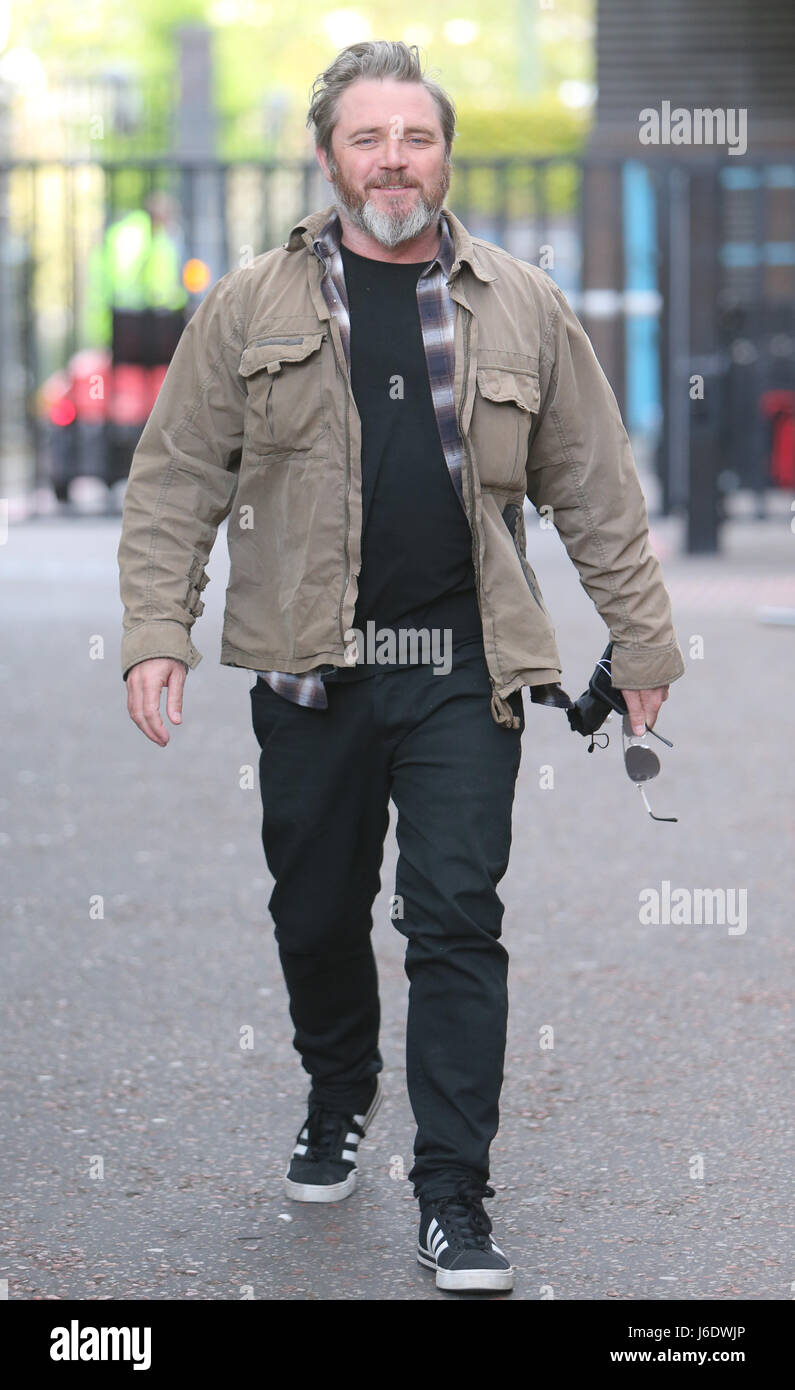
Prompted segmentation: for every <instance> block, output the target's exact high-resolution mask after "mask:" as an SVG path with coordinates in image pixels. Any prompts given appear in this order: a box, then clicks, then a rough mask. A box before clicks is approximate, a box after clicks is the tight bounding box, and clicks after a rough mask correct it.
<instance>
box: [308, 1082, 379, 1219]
mask: <svg viewBox="0 0 795 1390" xmlns="http://www.w3.org/2000/svg"><path fill="white" fill-rule="evenodd" d="M382 1097H383V1088H382V1086H381V1076H380V1074H379V1075H378V1076H377V1077H376V1086H375V1093H374V1095H373V1099H372V1101H371V1102H370V1105H369V1107H368V1109H367V1111H366V1112H365V1113H364V1114H363V1115H352V1114H350V1113H343V1112H342V1111H341V1110H333V1109H330V1108H329V1107H328V1106H325V1105H315V1104H310V1106H309V1113H308V1115H307V1117H306V1120H305V1121H304V1125H303V1128H302V1130H301V1132H300V1134H299V1135H298V1138H297V1142H296V1145H295V1148H294V1149H293V1153H292V1158H291V1159H290V1167H289V1168H288V1169H287V1172H286V1173H285V1176H284V1190H285V1192H286V1193H287V1196H288V1197H292V1199H293V1201H294V1202H339V1201H341V1200H342V1198H343V1197H348V1196H350V1194H351V1192H353V1189H354V1188H355V1186H356V1148H357V1145H358V1143H359V1140H360V1139H362V1138H364V1135H365V1134H366V1133H367V1130H368V1127H369V1125H370V1121H371V1120H372V1118H373V1116H374V1115H375V1113H376V1111H377V1109H378V1107H379V1105H380V1104H381V1100H382Z"/></svg>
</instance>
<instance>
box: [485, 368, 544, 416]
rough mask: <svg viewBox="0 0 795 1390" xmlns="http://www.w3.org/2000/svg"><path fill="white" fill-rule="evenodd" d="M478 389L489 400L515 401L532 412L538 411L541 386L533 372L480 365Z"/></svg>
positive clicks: (521, 407) (523, 408) (520, 406)
mask: <svg viewBox="0 0 795 1390" xmlns="http://www.w3.org/2000/svg"><path fill="white" fill-rule="evenodd" d="M478 390H479V392H480V394H481V396H485V398H486V400H487V401H513V402H514V404H516V405H518V406H519V408H520V409H521V410H526V411H528V413H530V414H535V413H537V412H538V408H539V405H540V404H541V388H540V386H539V384H538V377H537V376H536V375H535V374H534V373H532V372H516V371H512V370H510V369H509V368H507V367H478Z"/></svg>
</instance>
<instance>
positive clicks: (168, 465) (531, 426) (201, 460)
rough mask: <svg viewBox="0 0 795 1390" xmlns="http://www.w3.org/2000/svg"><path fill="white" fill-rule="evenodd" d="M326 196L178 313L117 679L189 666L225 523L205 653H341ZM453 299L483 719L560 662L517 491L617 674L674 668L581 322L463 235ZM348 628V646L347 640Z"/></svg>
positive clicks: (636, 487) (667, 674)
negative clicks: (221, 568)
mask: <svg viewBox="0 0 795 1390" xmlns="http://www.w3.org/2000/svg"><path fill="white" fill-rule="evenodd" d="M332 211H333V209H332V208H331V207H328V208H326V209H324V210H323V211H322V212H318V213H313V214H312V215H311V216H309V217H306V218H305V219H304V220H303V221H301V222H299V223H298V224H297V225H296V226H295V227H294V228H293V230H292V232H291V233H290V236H289V238H288V240H287V241H286V242H285V243H284V244H283V245H282V246H279V247H277V248H276V249H274V250H272V251H268V252H265V253H264V254H263V255H261V256H258V257H256V259H255V260H254V261H252V262H251V264H250V265H248V266H245V267H242V268H240V269H237V270H232V271H230V272H229V273H228V274H226V275H224V276H222V278H221V279H220V280H219V281H218V282H217V283H216V284H215V285H214V286H213V287H212V289H211V290H210V291H209V292H208V294H207V295H206V296H205V298H204V299H203V301H202V302H201V304H200V305H199V307H198V309H197V310H196V312H195V314H194V315H193V317H192V318H191V319H190V321H189V323H188V325H187V327H186V328H185V330H184V332H183V334H182V337H181V339H180V342H179V345H178V347H177V350H176V353H175V354H174V357H173V360H172V362H171V365H170V367H169V369H168V373H167V375H166V378H165V381H164V383H163V386H162V388H161V391H160V394H159V396H158V398H157V401H156V403H155V406H154V409H153V410H152V413H151V415H150V417H149V420H148V421H147V424H146V427H145V428H144V431H143V433H142V435H141V439H140V441H139V443H138V447H137V448H136V451H135V455H134V457H133V461H132V466H131V469H130V477H129V482H128V486H127V491H126V495H125V501H124V510H123V517H122V531H121V539H120V542H119V548H118V562H119V571H120V589H121V597H122V602H123V604H124V619H123V625H124V635H123V639H122V649H121V663H122V674H123V676H124V678H125V679H126V677H127V673H128V671H129V670H130V667H131V666H133V665H135V663H136V662H139V661H144V660H145V659H146V658H148V657H155V656H162V657H176V658H179V660H181V661H183V662H185V664H186V665H187V666H188V667H190V668H192V667H194V666H196V665H197V664H198V663H199V661H201V659H202V658H201V654H200V653H199V652H198V651H197V650H196V648H195V647H194V645H193V641H192V637H191V632H192V628H193V623H194V621H195V619H196V618H197V617H198V616H199V614H200V613H201V612H202V610H203V608H204V603H203V600H202V598H201V594H202V590H203V589H204V587H205V585H206V583H207V574H206V571H205V566H206V564H207V560H208V558H209V555H210V551H211V549H212V546H213V542H214V540H215V536H216V532H217V529H218V526H219V525H220V523H221V522H222V521H223V520H224V518H226V517H227V516H228V517H229V524H228V528H227V539H228V546H229V555H230V576H229V584H228V587H227V592H226V608H225V613H224V628H223V637H222V644H221V662H222V663H223V664H224V665H228V666H242V667H248V668H250V669H252V670H278V671H291V672H302V671H308V670H310V669H311V668H312V667H314V666H318V665H320V664H326V663H328V664H331V665H335V666H345V665H347V664H349V663H350V662H353V661H355V660H356V655H355V651H353V650H352V644H351V642H350V632H349V629H351V628H352V627H353V621H354V608H355V605H356V595H357V576H358V573H359V568H360V565H361V545H360V537H361V461H360V449H361V426H360V420H359V416H358V413H357V410H356V405H355V402H354V399H353V394H352V392H351V388H350V384H349V379H348V373H347V368H346V364H345V356H344V352H343V347H342V343H341V341H340V336H339V329H338V326H337V323H336V321H335V319H334V318H333V317H332V316H330V314H329V310H328V308H327V306H326V303H325V300H324V297H323V294H322V291H321V288H320V277H321V273H322V267H321V265H320V262H319V260H318V258H317V257H316V256H315V255H314V253H313V252H312V249H311V244H312V238H313V236H315V235H316V234H317V232H318V231H319V230H320V228H321V227H323V226H324V224H325V222H326V221H327V220H328V218H329V217H330V215H331V213H332ZM444 211H445V214H446V216H447V217H448V219H449V224H450V227H451V230H452V233H453V239H454V242H455V249H456V259H455V263H454V266H453V269H452V272H451V276H450V281H449V285H450V293H451V295H452V297H453V299H454V300H455V302H456V305H457V306H458V307H457V309H456V325H455V403H456V410H457V414H458V420H459V430H460V433H461V438H462V441H463V453H464V496H465V501H466V506H467V515H468V518H469V523H470V527H471V530H472V541H473V545H472V553H473V560H474V566H475V575H476V580H477V591H478V601H479V604H480V612H481V617H482V621H483V638H484V645H485V652H486V659H487V662H488V667H489V672H490V676H491V682H492V714H493V716H494V718H495V720H496V721H497V722H498V723H508V722H509V721H510V720H511V719H512V717H513V716H512V714H511V710H510V705H509V704H508V703H507V700H506V698H505V697H506V696H508V695H509V694H510V693H511V692H512V691H514V690H516V689H518V688H519V687H521V686H524V685H530V686H533V685H545V684H548V683H550V682H554V681H559V680H560V679H561V676H562V672H561V663H560V656H559V653H558V649H557V645H556V642H555V629H554V627H553V625H552V621H551V618H550V614H549V612H548V611H547V608H546V605H545V603H544V599H543V597H542V594H541V591H540V588H539V585H538V582H537V580H536V577H535V574H534V573H533V570H532V568H531V566H530V564H529V562H528V559H527V556H526V538H525V527H524V520H523V514H522V506H523V502H524V498H525V494H526V495H527V496H528V497H529V498H530V500H531V502H532V503H533V504H534V506H535V507H536V508H538V509H539V510H540V509H541V508H547V509H551V510H548V511H547V512H546V513H545V514H546V515H548V516H550V517H551V520H552V522H553V523H554V525H555V527H556V528H557V531H558V533H559V535H560V536H561V539H562V540H563V543H564V545H565V546H566V549H567V551H568V553H569V555H570V557H571V559H572V561H573V562H574V564H575V565H576V567H577V569H578V571H579V574H580V580H581V582H582V585H583V587H584V588H585V590H586V592H587V593H588V594H589V596H590V597H591V599H592V600H593V602H594V604H595V605H596V608H597V610H598V611H599V613H600V614H601V616H602V618H603V619H604V621H605V623H606V624H607V626H608V628H609V631H610V637H611V638H612V640H613V643H614V646H613V667H612V670H613V682H614V684H615V685H616V686H618V687H621V688H624V689H634V690H639V689H644V688H650V687H653V686H659V685H667V684H669V683H670V682H671V681H674V680H676V679H677V678H678V677H679V676H681V675H682V674H683V673H684V660H683V657H682V653H681V650H680V648H679V645H678V643H677V640H676V635H675V632H674V629H673V625H672V619H671V606H670V601H669V597H668V593H667V591H666V589H665V585H664V583H663V578H662V572H661V569H660V564H659V562H658V560H657V559H656V557H655V556H654V555H653V554H652V552H651V550H650V549H649V537H648V518H647V512H646V505H645V502H644V498H643V494H642V492H641V488H640V484H639V481H638V475H637V471H636V468H635V464H634V461H633V458H632V454H631V451H630V446H629V441H628V439H627V435H626V432H625V430H624V427H623V425H622V422H621V417H620V414H619V411H618V407H617V405H616V401H615V397H614V395H613V393H612V391H611V389H610V387H609V385H608V383H607V380H606V378H605V376H604V374H603V372H602V370H601V368H600V366H599V364H598V362H597V360H596V357H595V355H594V352H593V349H592V347H591V344H590V341H589V339H588V337H587V336H586V334H585V331H584V329H583V328H582V326H581V325H580V323H579V322H578V320H577V319H576V317H575V316H574V314H573V312H572V310H571V309H570V307H569V305H568V303H567V301H566V299H565V298H564V296H563V294H562V293H561V291H560V290H559V289H558V287H557V286H556V285H555V283H554V281H553V280H551V279H550V278H549V276H548V275H547V274H546V273H545V272H544V271H542V270H539V269H538V268H537V267H536V266H533V265H530V264H528V263H527V262H525V261H521V260H517V259H516V258H515V257H514V256H511V255H509V254H508V252H506V251H503V250H501V249H500V248H499V247H497V246H494V245H492V244H491V243H490V242H487V241H483V240H481V239H480V238H479V237H470V235H469V233H468V232H467V231H466V228H465V227H464V226H463V224H462V223H461V222H460V221H459V220H458V218H456V217H455V216H454V214H453V213H451V212H450V210H449V209H447V208H445V209H444ZM346 633H348V640H347V641H346Z"/></svg>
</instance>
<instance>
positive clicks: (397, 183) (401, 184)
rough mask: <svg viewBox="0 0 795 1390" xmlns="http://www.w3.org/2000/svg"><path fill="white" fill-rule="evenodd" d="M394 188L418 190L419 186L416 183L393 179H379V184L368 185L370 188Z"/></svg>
mask: <svg viewBox="0 0 795 1390" xmlns="http://www.w3.org/2000/svg"><path fill="white" fill-rule="evenodd" d="M393 186H394V187H395V188H417V187H418V186H419V185H418V184H416V183H406V181H405V180H404V179H399V180H396V179H393V178H392V179H389V178H385V179H379V181H378V183H371V184H368V188H390V187H393Z"/></svg>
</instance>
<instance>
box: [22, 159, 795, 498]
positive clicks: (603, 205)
mask: <svg viewBox="0 0 795 1390" xmlns="http://www.w3.org/2000/svg"><path fill="white" fill-rule="evenodd" d="M155 189H162V190H165V191H168V192H170V193H171V194H172V195H173V196H174V197H175V199H176V200H177V203H178V206H179V209H180V223H181V227H180V231H181V239H182V246H183V249H184V254H185V257H186V258H187V257H195V258H198V259H199V260H201V261H203V262H204V263H206V265H207V266H208V267H209V271H210V277H211V281H214V280H216V279H217V278H218V277H219V276H220V275H222V274H224V273H225V272H226V271H227V270H229V269H231V268H232V267H234V266H236V265H238V264H241V263H243V262H244V258H247V257H248V258H250V257H251V256H252V255H257V254H259V253H260V252H262V251H265V250H267V249H269V248H270V247H272V246H274V245H277V244H278V243H279V242H281V241H283V240H284V238H285V235H286V233H287V231H288V230H289V228H290V226H291V225H292V224H293V223H294V222H295V221H296V220H297V219H298V218H299V217H300V216H302V215H303V214H305V213H306V212H308V211H310V210H312V209H315V208H320V207H323V206H325V205H326V204H327V203H328V202H329V201H330V197H329V189H328V185H327V184H326V183H325V182H324V180H323V178H322V175H321V173H320V170H319V169H318V167H317V165H316V164H315V163H314V162H301V161H294V162H286V161H282V162H279V161H274V162H240V163H225V162H222V161H218V160H204V161H197V162H193V163H184V162H178V161H175V160H174V159H170V158H151V159H142V160H140V161H136V162H135V163H130V162H121V161H119V162H116V163H114V162H104V163H100V162H96V161H89V160H82V159H75V160H60V161H57V162H48V161H43V160H24V159H22V160H20V159H17V160H13V161H6V162H5V163H0V270H1V271H2V276H1V277H0V488H1V489H2V493H3V495H8V493H9V491H14V490H15V489H17V490H18V489H19V488H20V487H27V488H35V487H36V486H37V485H41V484H42V483H43V482H45V481H46V479H47V457H46V452H47V429H46V420H44V419H43V417H42V412H41V402H40V394H39V388H40V387H41V385H42V383H43V382H44V381H45V380H46V379H47V378H48V377H49V376H50V374H51V373H53V372H55V371H57V370H58V369H63V368H65V367H66V366H67V365H68V363H69V361H70V359H71V358H72V357H73V355H74V354H75V352H77V351H78V349H80V348H84V347H90V346H91V344H90V342H87V341H86V340H85V337H84V335H83V336H81V335H82V329H81V319H82V308H83V305H84V301H85V295H86V280H87V265H88V260H89V256H90V253H91V250H92V248H93V247H95V246H96V245H97V244H99V243H100V242H101V241H102V238H103V237H104V236H105V234H106V233H107V230H108V228H109V227H110V226H111V225H112V224H113V223H114V222H115V220H116V219H117V218H118V217H119V216H120V215H121V214H122V213H124V212H126V211H128V210H130V209H133V208H136V207H141V206H142V205H143V203H144V201H145V199H146V197H147V195H148V194H149V193H150V192H152V191H153V190H155ZM448 202H449V204H450V206H451V207H452V208H453V210H454V211H455V212H456V213H457V214H458V215H459V216H460V217H461V218H462V220H463V221H464V222H465V223H466V225H467V227H468V228H469V230H470V231H471V233H472V234H473V235H476V236H481V237H484V238H486V239H487V240H489V241H493V242H496V243H497V244H499V245H501V246H503V247H505V248H506V249H507V250H509V251H510V252H512V253H513V254H514V255H516V256H519V257H521V258H522V259H524V260H527V261H530V262H533V263H534V264H537V265H540V266H542V267H543V268H544V269H545V270H547V271H548V273H549V274H550V275H552V276H553V278H554V279H555V280H556V281H557V282H558V283H559V284H560V286H561V288H562V289H563V290H564V292H565V293H566V294H567V295H568V296H569V297H570V299H571V301H572V304H573V307H574V308H575V310H576V311H577V312H578V313H579V315H580V317H581V318H582V320H583V322H584V324H585V327H586V329H587V330H588V332H589V334H590V335H591V338H592V340H593V342H594V346H595V348H596V351H597V354H598V356H599V358H600V361H601V362H602V364H603V366H604V368H605V371H606V372H607V375H608V378H609V379H610V381H611V384H612V385H613V388H614V390H615V392H616V395H617V397H618V400H619V404H620V406H621V408H622V410H623V412H624V416H625V419H626V420H627V424H628V426H629V428H630V432H631V433H633V434H634V435H636V436H638V435H640V436H643V437H644V438H645V439H646V440H647V441H649V442H650V443H651V444H652V445H653V446H654V448H655V449H656V459H657V467H658V473H659V479H660V505H661V507H662V509H663V510H664V511H667V510H671V509H674V510H676V509H686V508H687V507H689V506H692V505H693V499H694V496H696V495H697V494H698V491H699V488H700V487H701V488H702V489H703V490H705V495H704V498H702V503H703V505H704V506H710V507H712V508H713V510H714V509H715V507H716V506H717V507H718V509H719V506H720V497H721V495H723V494H724V493H725V491H726V490H729V489H732V488H736V487H749V488H752V489H753V490H754V491H755V492H756V494H757V496H758V498H759V499H760V505H761V503H762V501H763V499H764V497H765V494H766V491H767V489H768V488H769V486H770V485H771V483H772V482H773V481H774V478H773V476H772V474H771V464H770V460H771V451H772V441H773V432H774V429H775V428H776V427H777V425H776V421H778V424H779V425H780V421H781V416H780V412H779V416H777V417H775V418H774V413H773V414H771V411H772V406H771V405H770V401H771V400H772V394H771V393H778V395H777V399H778V401H779V404H780V405H781V408H782V410H784V411H785V413H786V402H787V395H788V393H793V392H794V391H795V231H794V230H793V229H795V163H786V162H782V161H781V160H780V159H778V160H777V161H775V162H773V161H769V162H767V163H765V162H761V163H757V164H755V165H751V164H749V163H748V161H746V160H744V161H743V165H742V168H741V169H738V168H736V167H735V161H733V160H731V159H726V160H724V161H723V162H715V163H714V164H710V165H706V164H704V163H703V162H702V163H700V164H698V165H697V164H696V163H694V162H691V163H690V164H676V163H673V162H672V163H662V162H661V163H659V164H655V165H653V166H652V165H645V164H641V163H639V162H637V161H622V160H617V159H614V160H610V159H603V158H598V159H597V158H584V159H582V158H568V157H560V158H549V159H518V158H511V159H492V160H471V159H470V160H463V159H462V160H459V161H457V162H456V164H455V166H454V177H453V184H452V187H451V190H450V195H449V199H448ZM196 303H198V297H194V298H193V300H192V304H193V305H194V306H195V304H196ZM189 312H190V309H189ZM699 376H700V377H701V378H703V382H704V387H703V392H704V394H703V400H701V401H699V400H698V396H697V395H696V396H695V397H694V395H693V378H694V377H699ZM705 450H706V452H705ZM716 495H717V500H716Z"/></svg>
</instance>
